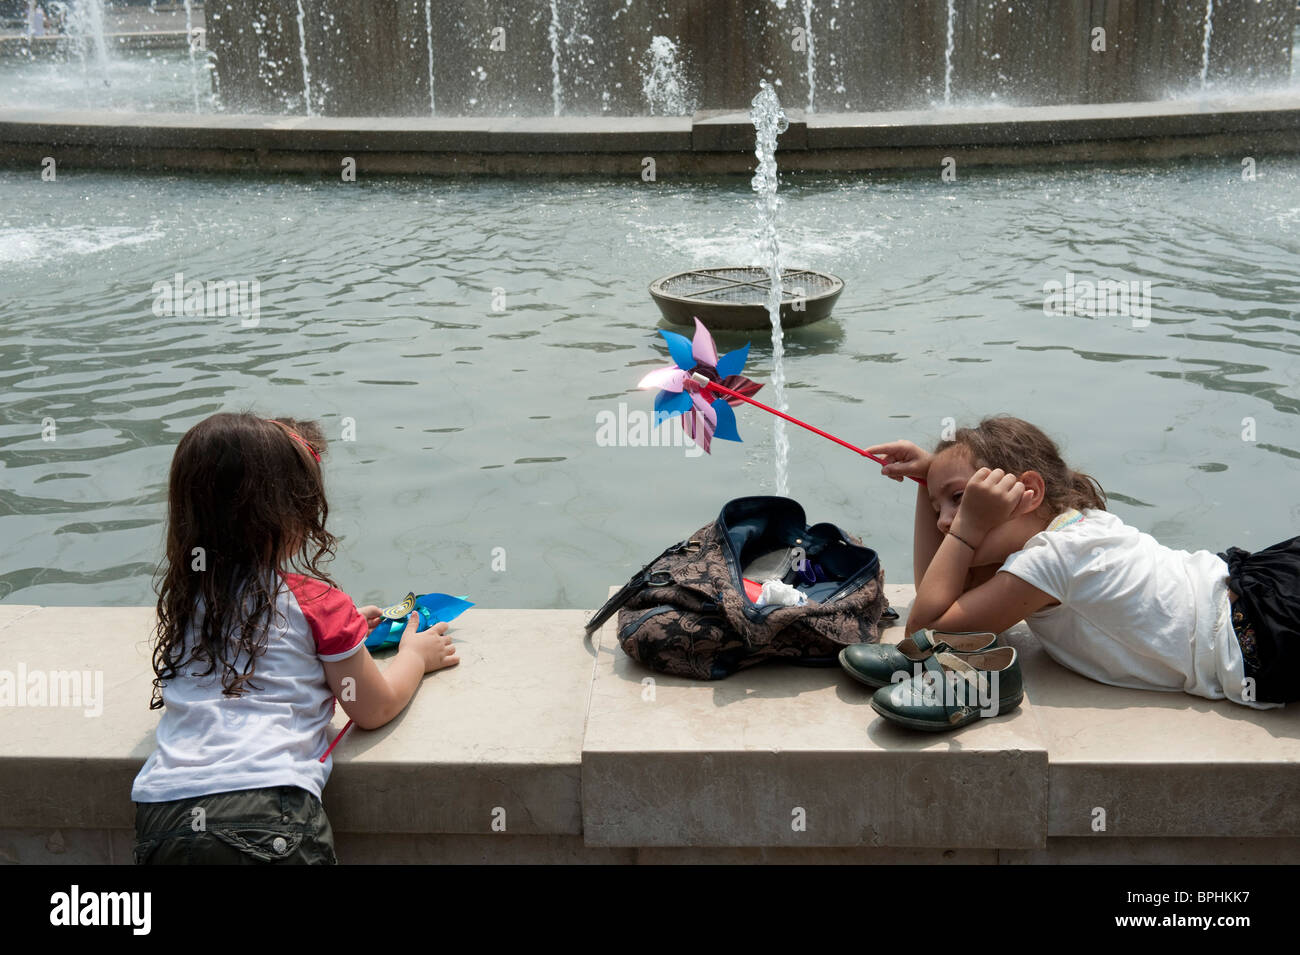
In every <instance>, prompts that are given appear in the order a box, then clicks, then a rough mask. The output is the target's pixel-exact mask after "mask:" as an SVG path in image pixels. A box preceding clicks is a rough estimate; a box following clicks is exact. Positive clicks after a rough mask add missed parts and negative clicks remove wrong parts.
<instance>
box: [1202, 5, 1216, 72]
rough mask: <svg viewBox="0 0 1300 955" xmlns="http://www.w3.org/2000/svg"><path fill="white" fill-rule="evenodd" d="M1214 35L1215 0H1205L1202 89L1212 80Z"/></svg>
mask: <svg viewBox="0 0 1300 955" xmlns="http://www.w3.org/2000/svg"><path fill="white" fill-rule="evenodd" d="M1213 35H1214V0H1205V31H1204V32H1203V33H1202V34H1201V89H1205V88H1206V87H1207V86H1209V82H1210V37H1212V36H1213Z"/></svg>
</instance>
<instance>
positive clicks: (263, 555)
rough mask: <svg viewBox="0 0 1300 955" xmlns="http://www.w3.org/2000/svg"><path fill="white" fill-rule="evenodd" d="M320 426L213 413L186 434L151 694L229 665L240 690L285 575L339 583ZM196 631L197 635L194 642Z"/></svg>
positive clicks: (231, 683)
mask: <svg viewBox="0 0 1300 955" xmlns="http://www.w3.org/2000/svg"><path fill="white" fill-rule="evenodd" d="M324 451H325V436H324V434H323V433H322V432H321V429H320V426H319V425H318V424H316V422H314V421H298V420H295V419H293V418H274V419H267V418H260V417H258V416H257V415H254V414H249V413H244V414H229V413H223V414H215V415H212V416H211V417H210V418H205V419H204V420H203V421H200V422H199V423H198V424H196V425H195V426H194V427H192V428H191V429H190V430H189V431H187V432H186V433H185V435H184V437H182V438H181V440H180V443H179V444H178V445H177V446H176V454H175V456H174V457H173V458H172V467H171V476H170V479H169V482H168V489H167V554H166V556H165V557H164V558H163V561H162V563H161V564H159V567H158V575H157V576H158V582H157V586H156V590H157V593H158V623H157V627H156V628H155V633H154V637H155V642H154V648H153V670H154V680H153V686H154V690H153V699H152V700H151V701H150V703H149V708H150V709H159V708H160V707H162V706H163V699H162V688H163V684H164V683H165V682H166V681H167V680H170V679H172V678H174V677H175V676H176V675H177V673H178V672H180V670H181V668H182V667H188V666H190V665H191V664H194V665H196V667H197V668H202V669H198V670H197V672H195V671H191V672H190V674H189V675H191V676H197V677H205V676H210V675H211V674H213V673H215V672H217V671H220V674H221V686H222V691H223V693H224V694H225V695H226V696H240V695H242V694H243V693H244V691H245V688H248V689H257V686H256V685H255V684H253V683H250V682H249V681H250V679H251V677H252V676H253V667H254V663H255V661H256V660H257V658H258V657H259V656H261V655H262V654H263V653H264V652H265V651H266V642H267V635H268V632H269V630H268V628H269V626H270V623H271V618H272V614H273V612H274V608H275V596H276V593H277V591H278V589H279V587H280V576H281V575H282V574H284V573H291V572H298V573H302V574H304V575H307V576H310V577H314V578H316V579H318V580H322V581H325V582H326V583H329V584H331V585H333V581H332V580H330V578H329V577H328V576H327V575H326V574H325V572H324V571H323V570H321V566H320V565H321V564H322V563H325V562H327V561H328V560H329V559H330V558H332V557H333V556H334V549H335V547H336V545H337V544H338V541H337V539H336V538H335V537H334V536H333V535H332V534H330V533H329V532H328V531H327V530H325V519H326V517H327V516H328V515H329V506H328V504H326V502H325V487H324V484H323V482H322V479H321V469H320V463H319V461H318V460H317V456H318V455H320V454H323V453H324ZM187 635H189V637H190V638H189V639H187Z"/></svg>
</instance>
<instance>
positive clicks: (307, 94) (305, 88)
mask: <svg viewBox="0 0 1300 955" xmlns="http://www.w3.org/2000/svg"><path fill="white" fill-rule="evenodd" d="M306 19H307V14H306V12H305V11H304V10H303V8H302V0H298V58H299V59H300V60H301V61H302V98H303V100H304V101H305V102H306V103H307V115H308V116H311V115H313V114H312V111H311V69H310V68H309V67H308V65H307V28H306V23H305V21H306Z"/></svg>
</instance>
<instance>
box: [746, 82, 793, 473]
mask: <svg viewBox="0 0 1300 955" xmlns="http://www.w3.org/2000/svg"><path fill="white" fill-rule="evenodd" d="M749 118H750V121H751V122H752V123H753V124H754V129H755V137H754V155H755V156H757V157H758V168H757V169H756V170H755V172H754V178H753V180H752V182H751V183H750V184H751V186H752V187H753V189H754V192H755V193H757V194H758V199H757V206H758V212H759V217H760V230H759V239H758V246H759V253H760V256H761V257H762V258H763V260H764V261H763V265H764V266H766V268H767V276H768V286H769V287H768V294H767V314H768V318H769V319H770V320H771V322H772V382H771V384H772V393H773V401H772V405H773V407H775V408H776V409H778V410H779V411H785V410H786V408H787V406H786V401H785V337H784V335H783V333H782V331H781V296H782V288H781V245H780V243H779V242H778V241H777V234H776V213H777V208H778V204H779V200H778V199H777V196H776V186H777V177H776V155H775V154H776V138H777V136H779V135H781V133H784V132H785V131H786V130H787V129H789V128H790V121H789V120H788V119H787V118H786V115H785V110H783V109H782V108H781V101H780V100H779V99H778V98H777V95H776V90H774V89H773V88H772V85H771V84H770V83H768V82H767V80H762V81H760V83H759V89H758V95H757V96H755V97H754V100H753V102H752V103H751V104H750V110H749ZM775 421H776V423H775V425H774V427H773V432H772V443H773V446H774V447H775V449H776V493H777V494H779V495H782V496H784V495H786V494H789V493H790V481H789V474H788V471H789V458H790V439H789V438H788V437H787V436H786V433H785V422H784V421H783V420H781V419H780V418H776V419H775Z"/></svg>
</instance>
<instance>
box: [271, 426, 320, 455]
mask: <svg viewBox="0 0 1300 955" xmlns="http://www.w3.org/2000/svg"><path fill="white" fill-rule="evenodd" d="M262 420H263V421H269V422H271V423H272V424H278V425H279V426H280V427H281V428H283V429H284V430H285V432H286V433H287V434H288V435H289V437H291V438H293V440H295V441H297V442H298V443H299V444H301V445H302V446H303V447H304V448H306V449H307V450H308V451H310V452H311V456H312V457H313V458H315V459H316V463H317V464H320V455H319V454H317V453H316V449H315V448H313V447H312V446H311V445H310V444H308V443H307V439H306V438H304V437H303V436H302V435H300V434H299V433H298V432H297V431H294V430H293V428H291V427H289V426H288V425H287V424H285V423H284V422H283V421H276V420H275V419H274V418H263V419H262Z"/></svg>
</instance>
